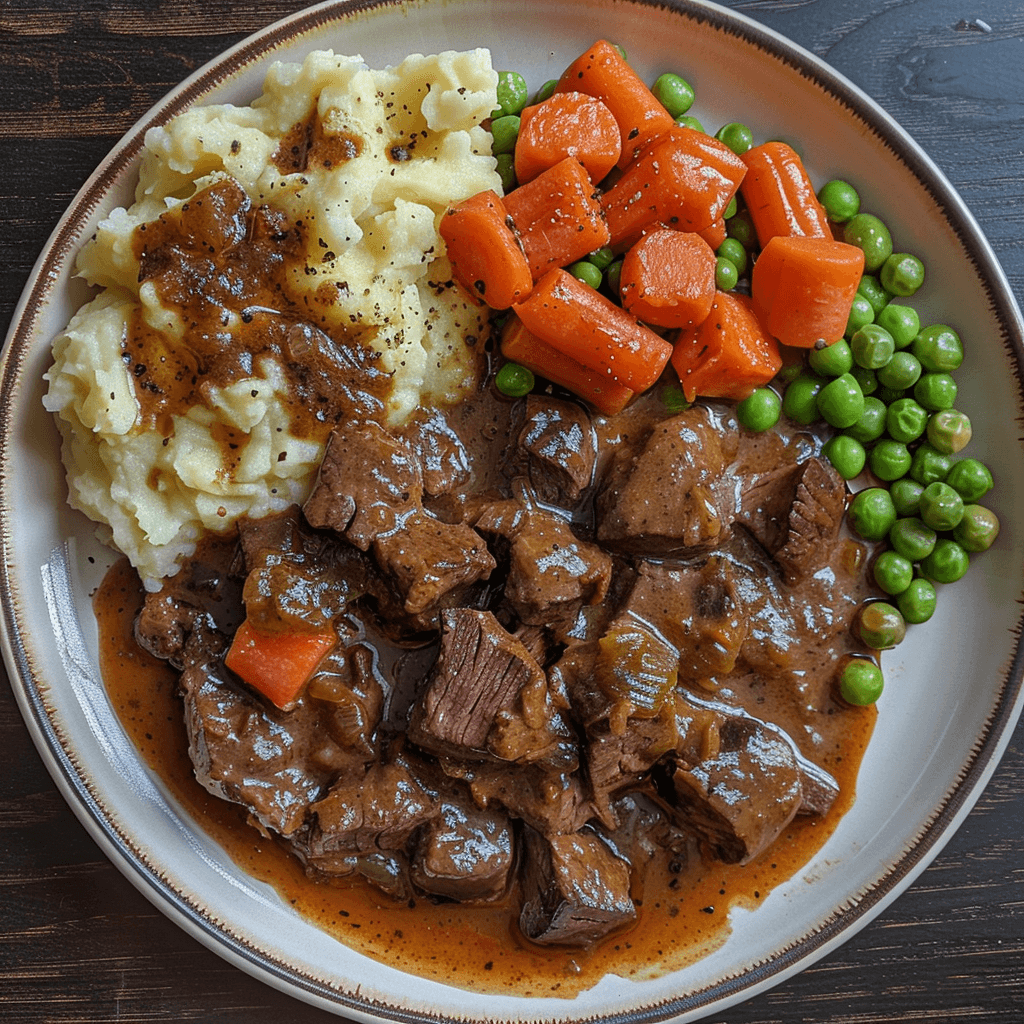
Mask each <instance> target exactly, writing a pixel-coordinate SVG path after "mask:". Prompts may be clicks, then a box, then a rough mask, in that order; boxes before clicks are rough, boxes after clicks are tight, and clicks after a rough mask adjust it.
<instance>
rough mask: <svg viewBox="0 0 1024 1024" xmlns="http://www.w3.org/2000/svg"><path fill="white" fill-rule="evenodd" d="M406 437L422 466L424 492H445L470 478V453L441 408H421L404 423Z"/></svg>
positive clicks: (436, 494)
mask: <svg viewBox="0 0 1024 1024" xmlns="http://www.w3.org/2000/svg"><path fill="white" fill-rule="evenodd" d="M405 437H406V440H407V441H408V444H409V447H410V448H411V449H412V450H413V451H414V452H415V453H416V455H417V457H418V458H419V460H420V464H421V465H422V467H423V490H424V492H425V493H426V494H429V495H430V496H431V497H437V496H438V495H441V494H448V493H450V492H451V491H454V490H455V489H456V488H457V487H460V486H461V485H462V484H464V483H466V481H467V480H469V478H470V475H471V473H472V471H473V467H472V464H471V462H470V458H469V453H468V452H467V451H466V446H465V445H464V444H463V443H462V439H461V438H460V437H459V435H458V434H457V433H456V432H455V431H454V430H453V429H452V426H451V424H450V423H449V422H448V418H447V417H446V416H445V414H444V413H443V412H442V411H441V410H440V409H426V410H421V411H420V412H419V414H418V415H417V416H416V417H415V418H414V419H413V420H412V421H411V422H410V423H409V424H408V426H406V428H405Z"/></svg>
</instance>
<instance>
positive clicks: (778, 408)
mask: <svg viewBox="0 0 1024 1024" xmlns="http://www.w3.org/2000/svg"><path fill="white" fill-rule="evenodd" d="M781 412H782V399H781V398H779V396H778V394H777V393H776V392H775V391H773V390H772V389H771V388H754V390H753V391H752V392H751V393H750V395H748V396H747V397H746V398H744V399H743V401H742V402H740V403H739V404H738V405H737V406H736V418H737V419H738V420H739V421H740V423H742V424H743V426H745V427H746V428H747V430H753V431H754V432H755V433H758V434H760V433H763V432H764V431H766V430H770V429H771V428H772V427H774V426H775V424H776V423H778V422H779V415H780V413H781Z"/></svg>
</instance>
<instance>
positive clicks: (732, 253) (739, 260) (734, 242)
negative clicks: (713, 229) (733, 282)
mask: <svg viewBox="0 0 1024 1024" xmlns="http://www.w3.org/2000/svg"><path fill="white" fill-rule="evenodd" d="M715 255H716V256H721V257H722V258H723V259H727V260H729V261H730V262H731V263H733V264H735V266H736V270H737V271H738V272H739V273H740V274H742V273H743V272H744V271H745V270H746V269H747V263H748V257H747V250H746V248H745V247H744V245H743V243H742V242H741V241H740V240H739V239H738V238H726V239H725V241H724V242H722V244H721V245H720V246H719V247H718V248H717V249H716V250H715Z"/></svg>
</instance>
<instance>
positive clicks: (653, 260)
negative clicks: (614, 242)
mask: <svg viewBox="0 0 1024 1024" xmlns="http://www.w3.org/2000/svg"><path fill="white" fill-rule="evenodd" d="M715 263H716V257H715V252H714V250H713V249H712V248H711V246H710V245H708V243H707V242H705V241H704V239H703V238H701V237H700V235H696V234H692V233H690V232H687V231H671V230H669V229H667V228H660V229H658V230H656V231H651V232H649V233H648V234H645V235H644V236H643V238H641V239H640V241H639V242H637V243H636V245H634V246H633V247H632V248H631V249H630V250H629V252H627V253H626V256H625V259H624V260H623V261H622V274H621V277H620V284H619V291H620V294H621V295H622V305H623V306H624V307H625V308H626V309H628V310H629V312H630V313H632V314H633V316H635V317H636V318H637V319H638V320H643V321H644V322H646V323H649V324H654V325H655V326H657V327H689V326H693V325H696V324H699V323H702V322H703V321H704V318H705V317H706V316H707V315H708V313H710V312H711V304H712V303H713V302H714V301H715Z"/></svg>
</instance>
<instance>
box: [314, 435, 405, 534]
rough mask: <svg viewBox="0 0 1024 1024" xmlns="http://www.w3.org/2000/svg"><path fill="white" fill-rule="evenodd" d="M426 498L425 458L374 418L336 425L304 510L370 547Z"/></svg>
mask: <svg viewBox="0 0 1024 1024" xmlns="http://www.w3.org/2000/svg"><path fill="white" fill-rule="evenodd" d="M422 497H423V469H422V467H421V465H420V461H419V459H418V458H416V456H415V455H413V454H412V453H411V452H410V451H409V449H408V447H407V446H406V445H405V444H403V443H402V442H401V441H398V440H396V439H395V438H394V437H392V436H391V435H390V434H389V433H388V432H387V431H386V430H384V428H383V427H380V426H378V425H377V424H376V423H374V422H373V421H369V420H368V421H366V422H362V423H360V422H351V423H345V424H343V425H341V426H338V427H336V428H335V429H334V431H333V433H332V434H331V437H330V439H329V441H328V442H327V449H326V451H325V452H324V458H323V462H322V463H321V465H320V473H319V475H318V477H317V482H316V485H315V487H314V488H313V491H312V493H311V494H310V496H309V498H308V499H307V501H306V504H305V506H304V509H303V510H304V512H305V514H306V518H307V519H308V520H309V522H310V524H311V525H312V526H316V527H321V528H330V529H332V530H335V531H336V532H337V533H340V534H342V535H344V537H345V538H346V539H347V540H348V541H349V542H350V543H352V544H354V545H355V546H356V547H357V548H359V549H360V550H361V551H368V550H369V548H370V545H371V544H372V543H373V541H374V540H375V539H376V538H377V537H378V536H379V535H380V534H382V533H387V532H389V531H392V530H394V529H395V527H396V525H397V524H398V523H399V522H400V521H401V519H402V518H403V517H404V516H405V515H407V514H408V513H409V512H411V511H412V510H413V509H415V508H417V507H418V506H419V504H420V501H421V499H422Z"/></svg>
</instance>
